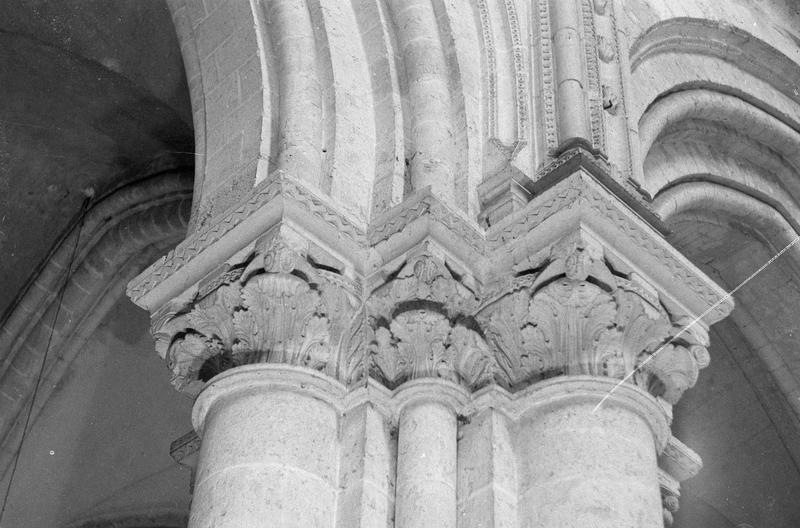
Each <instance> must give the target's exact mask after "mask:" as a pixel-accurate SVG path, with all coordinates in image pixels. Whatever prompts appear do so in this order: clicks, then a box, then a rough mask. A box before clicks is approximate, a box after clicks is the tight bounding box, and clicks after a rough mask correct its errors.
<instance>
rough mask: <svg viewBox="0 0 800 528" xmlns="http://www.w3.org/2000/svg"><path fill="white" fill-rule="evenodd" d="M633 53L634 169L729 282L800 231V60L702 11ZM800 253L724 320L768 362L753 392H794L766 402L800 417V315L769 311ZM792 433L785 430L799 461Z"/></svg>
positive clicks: (706, 264) (645, 39)
mask: <svg viewBox="0 0 800 528" xmlns="http://www.w3.org/2000/svg"><path fill="white" fill-rule="evenodd" d="M631 65H632V68H631V69H632V83H631V87H632V92H633V101H634V102H633V105H632V108H633V113H632V115H631V116H630V117H631V118H632V120H633V123H634V127H633V128H634V129H635V130H636V131H638V141H637V143H638V146H639V148H640V151H639V153H638V158H639V160H638V162H636V163H634V172H633V175H632V177H633V179H634V180H635V181H636V183H637V184H638V185H639V186H640V190H641V191H642V192H643V193H644V194H645V195H646V196H648V197H649V198H651V199H652V205H653V207H654V209H655V211H656V213H657V214H658V215H659V216H660V217H661V218H662V219H664V221H665V223H666V224H667V225H668V226H669V228H670V229H671V230H672V233H671V234H670V236H669V238H670V239H671V242H672V243H673V244H674V245H675V246H676V247H678V248H679V249H681V251H683V252H684V253H685V254H686V256H687V257H689V258H690V260H692V261H693V262H695V264H697V265H698V266H699V267H700V268H701V269H703V270H704V271H705V272H706V273H708V274H709V275H710V276H712V277H714V278H715V279H716V280H717V281H718V282H721V283H722V284H723V287H724V288H725V289H727V290H729V291H730V290H731V289H732V288H734V287H735V286H737V285H738V284H739V283H740V282H741V281H743V280H744V279H746V278H748V276H749V275H750V274H752V273H753V272H754V271H756V269H758V268H759V267H760V266H761V265H762V264H764V263H765V262H766V261H768V260H769V259H770V258H771V257H772V256H774V255H775V254H776V253H777V252H778V251H780V250H781V249H782V248H783V247H785V246H786V245H787V244H789V243H790V242H792V241H793V240H795V238H796V237H797V235H798V233H800V207H798V206H799V205H800V178H798V171H800V157H798V152H797V145H798V144H800V119H798V118H800V97H798V95H800V94H798V93H796V92H795V91H794V89H793V88H792V84H793V83H794V84H795V85H797V84H796V83H797V81H798V78H800V68H798V65H797V63H796V62H795V61H792V60H791V59H790V58H789V57H788V56H786V55H785V54H784V53H783V52H782V51H779V50H778V49H776V48H774V47H772V46H771V45H770V44H768V43H766V42H764V41H763V40H760V39H758V38H756V37H755V36H753V35H751V34H749V33H747V32H745V31H743V30H741V29H738V28H735V27H731V26H729V25H727V24H724V23H717V22H712V21H708V20H699V19H674V20H666V21H664V22H661V23H659V24H656V25H654V26H652V27H651V28H650V29H648V30H647V31H646V32H645V33H644V34H642V36H641V37H640V38H639V39H638V40H637V41H636V42H635V43H634V45H633V47H632V49H631ZM737 247H738V248H739V249H734V248H737ZM799 261H800V248H798V247H797V246H795V247H793V248H791V249H790V254H789V255H787V256H786V257H784V258H782V259H781V260H779V261H777V262H775V263H774V264H773V265H772V266H770V268H769V269H767V270H765V271H764V272H763V273H762V274H761V275H759V276H758V277H756V278H754V279H753V280H752V282H751V283H749V285H748V286H747V287H745V288H742V289H741V290H740V291H739V292H737V294H736V301H737V308H736V309H735V310H734V312H733V313H732V314H731V316H730V320H729V322H727V323H726V325H729V326H728V327H727V329H728V331H729V332H730V333H731V335H732V336H735V337H731V342H732V341H736V340H738V342H739V343H741V344H742V345H743V350H745V352H743V354H744V355H750V356H751V357H752V358H753V360H754V361H755V362H756V363H757V364H758V365H757V366H756V364H755V363H754V364H753V366H752V369H753V371H754V372H756V371H757V372H763V376H762V375H761V374H757V375H755V374H754V375H753V377H751V378H749V382H750V383H751V385H752V386H753V390H754V391H755V393H756V394H761V395H763V394H766V393H768V392H769V391H776V392H778V391H779V392H780V393H783V395H784V396H785V398H786V401H787V402H788V405H787V406H786V410H781V409H778V408H777V407H770V409H769V410H768V409H767V408H766V407H765V412H767V413H768V414H769V415H770V416H773V415H774V416H779V417H780V416H783V417H785V421H786V422H787V423H798V418H800V404H798V399H797V394H799V393H800V384H798V381H797V372H794V371H793V367H792V365H793V360H792V354H793V348H794V347H793V346H792V339H793V338H792V337H791V335H792V332H793V329H792V328H793V323H792V322H791V321H790V320H789V319H788V318H782V317H781V316H779V315H774V314H773V312H775V311H777V310H779V309H780V308H779V307H781V306H783V307H786V306H793V305H796V304H797V303H798V302H800V292H798V290H797V288H794V287H793V285H794V284H796V283H797V282H798V280H799V279H800V266H798V264H797V262H799ZM721 328H726V327H721ZM718 341H724V340H718ZM726 347H728V348H729V349H730V346H729V345H726ZM727 353H728V354H731V357H733V353H732V352H727ZM762 397H763V396H759V398H762ZM762 405H764V404H763V402H762ZM781 413H786V414H783V415H782V414H781ZM793 434H794V433H791V432H785V431H784V432H783V433H781V435H782V438H784V436H783V435H785V440H784V445H785V446H788V447H787V449H788V453H789V456H791V457H792V458H793V459H794V460H795V461H796V460H798V459H800V452H798V450H796V449H793V448H792V447H791V446H792V445H793V436H792V435H793Z"/></svg>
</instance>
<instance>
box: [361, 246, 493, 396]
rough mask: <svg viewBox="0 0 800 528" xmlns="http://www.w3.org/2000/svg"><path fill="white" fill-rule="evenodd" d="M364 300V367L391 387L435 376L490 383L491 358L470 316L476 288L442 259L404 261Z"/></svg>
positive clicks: (474, 383)
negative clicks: (365, 338) (458, 275)
mask: <svg viewBox="0 0 800 528" xmlns="http://www.w3.org/2000/svg"><path fill="white" fill-rule="evenodd" d="M391 277H392V278H391V280H389V281H388V282H386V283H384V284H382V285H381V286H379V287H378V288H377V289H376V290H375V291H374V292H373V294H372V295H371V296H370V298H369V299H368V300H367V303H366V306H367V312H368V320H369V325H368V326H369V329H368V330H369V333H370V335H371V339H370V341H369V343H368V345H367V370H368V372H369V375H370V376H372V377H373V378H376V379H378V380H380V381H382V382H383V383H384V384H386V385H387V386H388V387H390V388H394V387H397V386H399V385H400V384H402V383H404V382H406V381H409V380H412V379H418V378H426V377H436V378H444V379H447V380H450V381H453V382H457V383H461V384H463V385H466V386H467V387H470V388H477V387H479V386H482V385H485V384H487V383H489V382H490V381H491V380H492V379H493V376H494V372H495V370H496V368H495V366H494V358H493V357H492V354H491V351H490V349H489V347H488V345H487V344H486V342H485V341H484V340H483V338H482V337H481V335H480V333H479V331H478V330H477V329H476V327H475V325H474V321H473V320H472V319H471V314H472V313H474V311H475V309H476V308H477V306H478V300H477V297H476V295H475V293H474V292H472V291H471V290H470V289H469V288H468V287H466V286H465V285H464V284H463V283H462V282H460V281H459V280H458V279H457V276H456V275H454V273H453V272H452V271H451V270H450V269H448V267H447V266H446V265H445V263H444V261H443V260H442V259H439V258H436V257H433V256H432V255H430V254H428V253H423V254H421V255H418V256H416V257H413V258H411V259H409V260H408V261H406V262H404V263H403V265H402V267H401V268H400V269H399V270H398V271H397V272H396V273H395V274H393V275H392V276H391Z"/></svg>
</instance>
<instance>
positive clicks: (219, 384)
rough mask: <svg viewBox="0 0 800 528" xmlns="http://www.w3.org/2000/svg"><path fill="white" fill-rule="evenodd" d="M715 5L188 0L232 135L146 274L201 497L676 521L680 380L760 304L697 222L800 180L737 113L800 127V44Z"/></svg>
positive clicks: (366, 520) (185, 44) (310, 513)
mask: <svg viewBox="0 0 800 528" xmlns="http://www.w3.org/2000/svg"><path fill="white" fill-rule="evenodd" d="M701 4H702V3H700V2H698V3H697V6H690V7H687V9H688V10H689V11H692V9H694V8H695V7H696V8H697V9H699V10H700V11H701V12H702V13H703V14H704V15H705V18H703V19H696V18H690V19H687V20H684V21H682V22H680V23H678V22H676V21H675V20H674V19H671V18H669V17H668V16H667V14H668V13H669V12H670V9H669V8H668V6H666V5H664V6H662V5H661V4H659V3H658V2H650V3H646V2H641V3H633V4H632V5H630V6H628V5H625V4H623V3H622V2H619V1H604V0H591V1H590V0H535V1H531V2H516V1H514V0H506V1H504V2H482V1H478V2H475V3H470V2H461V1H437V0H413V1H403V2H401V1H389V2H372V1H369V0H364V1H359V2H352V3H348V4H341V3H338V2H333V1H328V0H315V1H306V0H286V1H261V2H229V3H219V4H212V3H209V2H199V1H186V0H173V1H171V2H170V8H171V10H172V14H173V18H174V20H175V23H176V28H177V30H178V35H179V39H180V41H181V46H182V50H183V54H184V61H185V63H186V67H187V78H188V82H189V86H190V91H191V93H192V100H193V109H194V122H195V131H196V144H197V149H198V150H199V151H200V152H203V153H204V156H203V161H202V162H201V163H199V164H198V165H197V167H196V178H195V194H194V207H193V212H192V218H191V221H190V228H189V230H190V232H189V235H188V237H187V239H186V240H185V241H184V242H182V243H181V244H179V245H178V247H177V248H176V249H175V250H173V251H172V252H170V253H169V254H168V255H167V256H166V257H164V258H163V259H162V260H160V261H159V262H157V263H156V264H154V265H153V266H151V267H150V268H149V269H148V270H147V271H145V272H144V273H142V274H141V275H140V276H139V277H138V278H136V279H134V280H133V281H132V282H131V283H130V285H129V295H130V296H131V298H132V299H133V300H134V301H135V302H137V304H139V305H140V306H142V307H144V308H147V309H148V310H150V312H151V314H152V329H153V334H154V337H155V339H156V348H157V350H158V352H159V354H160V355H161V356H162V357H163V358H164V359H165V361H166V363H167V366H168V368H169V369H170V371H171V373H172V381H173V384H174V385H175V386H176V388H177V389H178V390H180V391H183V392H185V393H187V394H189V395H190V396H192V397H196V401H195V411H194V418H195V420H194V425H195V429H196V431H197V435H198V437H199V438H200V441H201V442H200V443H201V445H202V447H201V448H200V453H199V458H198V462H197V468H196V470H195V477H194V478H195V481H194V503H193V507H192V514H191V520H190V526H192V527H193V528H195V527H201V526H251V525H253V526H254V525H256V524H258V523H259V522H263V520H264V519H269V520H270V522H271V524H272V525H276V526H294V525H307V526H342V525H348V526H351V525H352V526H390V525H395V526H398V527H400V528H405V527H409V528H410V527H415V528H416V527H423V526H443V527H452V528H455V527H457V526H460V525H470V523H472V524H471V525H474V526H543V527H548V528H549V527H556V526H587V525H590V526H631V527H633V526H646V527H660V526H662V525H663V524H664V523H667V524H669V523H671V522H672V520H673V518H674V514H675V512H676V511H677V509H678V504H679V500H678V499H679V496H680V482H681V481H683V480H685V479H687V478H689V477H691V476H693V475H695V474H696V473H697V472H698V471H699V470H700V466H701V461H700V459H699V457H698V456H697V455H696V454H695V453H694V452H693V451H691V449H689V448H688V447H686V446H685V445H683V444H682V443H681V442H680V441H679V440H678V439H676V438H674V437H672V435H671V434H670V432H669V424H670V422H671V420H672V411H673V406H674V405H676V404H678V403H679V401H680V400H681V397H682V396H683V394H684V392H685V391H687V390H688V389H690V388H691V387H693V386H694V385H695V384H696V382H697V380H698V376H699V373H700V370H701V369H703V368H705V367H706V366H707V365H708V364H709V360H710V358H709V354H708V351H707V348H708V346H709V336H708V330H709V326H710V325H711V324H713V323H715V322H718V321H720V320H722V319H723V318H725V317H726V316H727V315H728V314H729V313H730V312H731V311H732V310H733V303H732V301H731V300H730V298H729V297H728V296H726V295H725V290H724V289H722V288H721V287H720V286H718V285H717V284H716V283H714V282H713V281H712V280H711V279H710V278H709V277H708V276H707V275H706V274H705V273H704V272H703V271H701V270H700V269H698V268H697V267H696V266H695V265H694V264H693V263H692V262H691V261H690V260H689V259H687V258H686V257H685V256H684V255H683V254H681V253H680V252H679V251H678V249H677V248H676V245H678V246H680V247H682V248H683V249H684V250H688V251H689V253H692V248H696V247H698V246H697V242H696V241H694V240H692V239H691V237H689V236H687V235H686V234H684V235H681V236H677V237H672V236H671V235H670V230H669V227H668V224H667V219H669V221H670V222H673V223H674V222H681V221H683V222H686V221H689V220H690V219H693V220H700V222H701V224H702V225H706V224H712V225H713V218H709V214H713V213H709V211H712V212H713V211H714V210H715V209H714V208H715V207H717V205H715V202H714V200H715V199H719V198H720V197H721V196H722V195H723V194H724V193H727V194H730V195H731V196H730V197H728V198H726V203H733V202H736V203H741V204H742V208H741V210H740V211H742V212H739V213H735V214H734V216H735V215H736V214H741V215H745V214H748V215H750V214H751V212H752V213H755V214H756V215H757V220H755V222H756V224H751V225H752V226H753V229H759V228H760V229H761V231H762V232H763V233H764V235H763V236H765V237H766V238H767V239H768V240H774V241H775V242H776V245H777V244H778V243H780V242H781V241H786V240H787V238H788V239H789V240H791V237H792V236H793V234H792V233H793V229H794V227H793V223H792V221H789V220H786V219H785V218H784V219H783V220H781V218H782V217H781V214H782V212H783V211H793V210H794V207H795V206H793V205H792V203H793V198H792V196H793V193H795V192H797V191H798V190H800V188H797V187H796V182H792V181H789V180H790V178H786V181H787V183H785V184H781V185H771V186H769V188H768V189H767V190H765V191H759V194H758V198H762V202H763V200H766V201H767V202H766V203H769V204H771V205H773V208H764V207H763V205H762V202H758V201H757V200H756V198H755V197H754V195H753V194H752V193H751V194H749V195H748V194H747V192H746V190H747V189H749V188H756V187H758V186H759V185H760V182H763V181H765V180H766V179H768V178H769V177H770V176H768V175H765V174H763V171H768V172H769V174H771V175H780V174H783V173H790V172H792V170H793V169H792V167H791V163H792V159H793V158H788V159H784V158H781V157H780V155H778V156H776V155H775V153H774V151H772V150H769V149H767V148H765V147H764V146H763V145H762V144H761V143H759V141H758V140H757V139H756V138H754V137H753V136H752V131H751V134H750V135H746V134H745V131H744V130H743V127H744V126H749V125H736V124H733V122H732V120H733V121H735V120H736V119H737V116H747V118H748V119H750V120H751V122H752V123H753V124H757V126H758V127H759V128H758V130H760V131H762V132H763V134H766V135H768V136H769V137H770V138H773V145H772V148H774V149H777V150H778V152H779V153H780V151H781V150H786V151H787V152H788V151H789V150H791V145H792V144H794V142H795V141H796V139H797V137H796V132H795V130H796V128H795V127H794V125H793V119H794V116H795V115H796V114H797V113H798V112H797V107H796V105H797V102H798V101H797V98H798V96H797V93H796V91H795V92H794V93H792V92H791V90H790V89H789V88H788V87H789V86H792V85H793V83H795V81H796V68H789V69H787V64H789V63H790V59H789V58H787V57H786V55H784V54H783V53H782V51H781V50H782V49H785V41H783V40H781V39H780V38H779V35H776V34H775V33H774V32H769V31H767V32H766V33H763V34H762V33H758V35H756V37H755V38H752V39H750V38H747V37H745V36H744V31H745V30H744V29H742V28H740V27H736V26H731V25H730V24H729V23H724V24H723V23H717V22H714V21H713V18H714V13H715V12H714V13H712V11H713V9H712V8H710V7H709V6H706V5H705V4H702V5H701ZM710 19H711V20H710ZM732 46H735V47H736V49H737V53H735V54H733V53H731V52H730V51H726V50H728V49H730V48H731V47H732ZM698 50H699V51H698ZM679 55H689V57H686V58H685V60H683V61H682V62H681V67H680V71H677V69H676V70H675V71H674V72H673V73H674V75H673V76H672V77H663V75H664V73H663V72H665V71H670V67H671V66H672V65H673V62H672V61H673V60H674V58H675V57H676V56H679ZM476 58H479V59H480V60H479V61H478V60H476ZM712 60H713V61H716V62H715V64H716V65H718V66H717V67H713V68H712V67H710V66H709V61H712ZM692 68H695V69H696V71H707V72H708V73H707V78H706V79H704V82H699V83H698V82H696V81H694V80H693V79H692V78H691V75H690V73H691V71H692ZM737 75H749V76H751V77H752V78H753V79H754V84H753V90H754V91H755V92H757V93H758V94H762V95H763V98H764V100H765V101H769V102H768V103H766V105H767V106H768V107H769V108H770V109H771V110H765V105H760V106H758V105H752V104H751V103H750V102H748V101H747V98H741V97H737V98H736V100H735V101H731V98H732V97H734V96H733V95H731V91H730V90H719V89H715V88H714V87H718V86H721V85H724V84H725V83H730V82H731V79H733V78H734V77H735V76H737ZM659 79H661V81H659ZM666 79H669V81H668V82H669V83H670V86H671V87H672V88H666V89H665V87H664V83H665V82H667V81H666ZM778 114H779V115H780V119H777V120H776V118H775V116H776V115H778ZM737 127H739V135H740V136H742V137H741V138H739V139H737V141H736V142H735V144H734V145H723V143H722V142H721V141H720V140H719V139H715V138H717V135H718V133H719V131H720V130H722V129H725V130H728V129H730V128H734V129H736V128H737ZM745 136H746V137H745ZM690 142H693V146H692V147H691V148H686V149H683V150H681V152H680V154H678V155H675V154H673V151H674V145H677V144H681V143H690ZM720 149H723V151H725V152H728V153H730V156H728V157H726V158H725V159H719V156H718V155H717V152H719V150H720ZM737 155H738V156H740V157H741V158H742V160H741V162H738V161H737V159H736V158H737ZM787 155H788V154H787ZM745 161H746V162H745ZM748 163H749V165H748ZM721 171H724V172H725V174H726V177H727V178H728V179H730V180H731V181H735V182H736V184H735V185H732V186H730V188H728V189H727V190H724V191H719V192H717V191H716V190H713V186H714V185H719V183H718V182H716V181H709V182H699V181H696V179H694V178H692V177H691V176H692V174H704V173H711V174H713V173H715V172H721ZM687 175H688V176H689V178H687ZM665 187H667V189H666V190H665V191H663V192H661V191H662V190H663V189H664V188H665ZM775 203H785V204H787V205H786V207H785V208H777V211H778V214H777V216H776V213H775V210H776V209H775V208H774V204H775ZM744 211H747V213H745V212H744ZM717 225H719V222H718V223H717ZM711 232H712V231H706V233H711ZM684 233H686V232H685V231H684ZM692 244H695V245H692ZM739 273H740V272H739V270H737V269H735V268H732V269H726V270H725V272H724V273H723V278H724V282H725V283H726V284H727V283H729V282H730V281H732V280H735V278H736V277H737V276H739ZM783 295H784V296H785V297H786V299H787V302H788V301H789V300H790V299H791V298H792V296H793V295H795V292H794V291H793V290H792V291H787V292H785V293H784V294H783ZM757 306H758V301H755V300H754V301H753V302H752V303H751V304H750V308H751V309H753V308H755V307H757ZM765 354H771V355H770V356H769V357H771V358H773V359H775V360H776V361H777V360H778V359H780V354H779V353H769V352H765ZM765 357H767V356H765ZM796 383H797V381H796V378H794V377H792V376H784V377H783V378H782V381H781V384H782V386H783V387H784V388H785V390H788V391H791V390H794V387H795V386H796ZM343 469H347V470H348V471H347V472H346V473H345V472H343ZM473 501H474V502H473ZM476 504H483V505H484V506H483V507H480V508H479V507H477V506H476Z"/></svg>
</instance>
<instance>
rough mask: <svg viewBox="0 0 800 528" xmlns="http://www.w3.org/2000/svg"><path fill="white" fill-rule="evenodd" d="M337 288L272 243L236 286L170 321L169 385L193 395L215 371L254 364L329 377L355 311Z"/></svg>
mask: <svg viewBox="0 0 800 528" xmlns="http://www.w3.org/2000/svg"><path fill="white" fill-rule="evenodd" d="M341 286H342V285H341V284H337V285H336V286H335V287H332V285H331V284H330V282H329V281H326V280H325V276H324V272H321V271H320V270H317V269H315V268H314V267H313V266H311V265H310V264H309V262H308V261H307V260H305V259H304V258H302V256H301V255H299V254H298V253H297V252H295V251H292V250H291V249H289V248H288V247H287V246H286V244H285V243H284V242H283V240H281V239H280V238H275V239H273V240H272V241H271V242H270V243H269V244H268V245H267V247H265V248H262V249H261V250H259V251H257V252H256V255H255V256H254V257H253V258H252V259H251V261H250V262H249V264H248V265H247V266H246V268H245V269H244V271H243V273H241V279H240V280H238V281H235V282H232V283H228V284H222V285H220V286H219V287H217V288H216V289H214V290H213V291H212V292H210V293H208V294H207V295H206V296H205V297H203V298H202V299H199V300H197V301H196V302H195V303H194V304H193V305H190V308H189V309H188V311H187V312H186V313H185V314H182V315H181V316H179V317H177V318H175V319H173V322H172V323H171V329H172V331H173V335H172V341H171V344H170V345H169V349H168V351H167V361H168V365H169V367H170V369H171V370H172V372H173V383H174V384H175V385H176V386H177V387H178V389H182V390H186V391H188V392H190V393H193V392H196V391H197V390H199V388H201V387H202V385H203V382H205V381H206V380H207V379H209V378H210V377H212V376H213V375H214V374H216V373H218V372H220V371H222V370H225V369H227V368H230V367H233V366H237V365H243V364H248V363H258V362H273V363H288V364H292V365H302V366H307V367H310V368H313V369H317V370H325V371H330V372H331V373H333V371H334V370H335V365H334V364H335V359H336V358H335V355H334V350H335V349H336V347H335V346H334V344H335V343H336V341H337V339H338V338H339V337H340V336H341V335H342V334H343V329H344V328H346V326H347V325H349V324H350V320H351V317H352V314H353V313H354V311H355V305H356V303H355V299H354V298H353V296H352V295H347V292H346V290H345V289H343V288H342V287H341ZM329 306H335V308H336V312H335V314H333V315H331V314H330V312H329V309H328V307H329ZM176 322H177V323H178V326H179V330H177V331H176V328H175V326H176Z"/></svg>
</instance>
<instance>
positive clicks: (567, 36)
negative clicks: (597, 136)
mask: <svg viewBox="0 0 800 528" xmlns="http://www.w3.org/2000/svg"><path fill="white" fill-rule="evenodd" d="M578 9H579V4H578V2H576V1H575V0H550V13H551V19H552V22H551V23H552V32H553V37H552V38H553V59H554V61H555V76H556V101H557V105H558V114H557V116H558V117H557V119H558V121H557V122H558V146H559V148H562V147H564V146H565V145H566V146H571V144H572V143H574V142H575V141H576V140H585V141H588V142H589V143H591V131H590V129H589V117H588V112H587V99H586V94H585V90H586V75H585V73H584V72H585V68H584V64H583V62H584V58H583V54H584V52H583V44H582V42H581V31H580V22H579V20H580V18H579V14H578Z"/></svg>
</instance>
